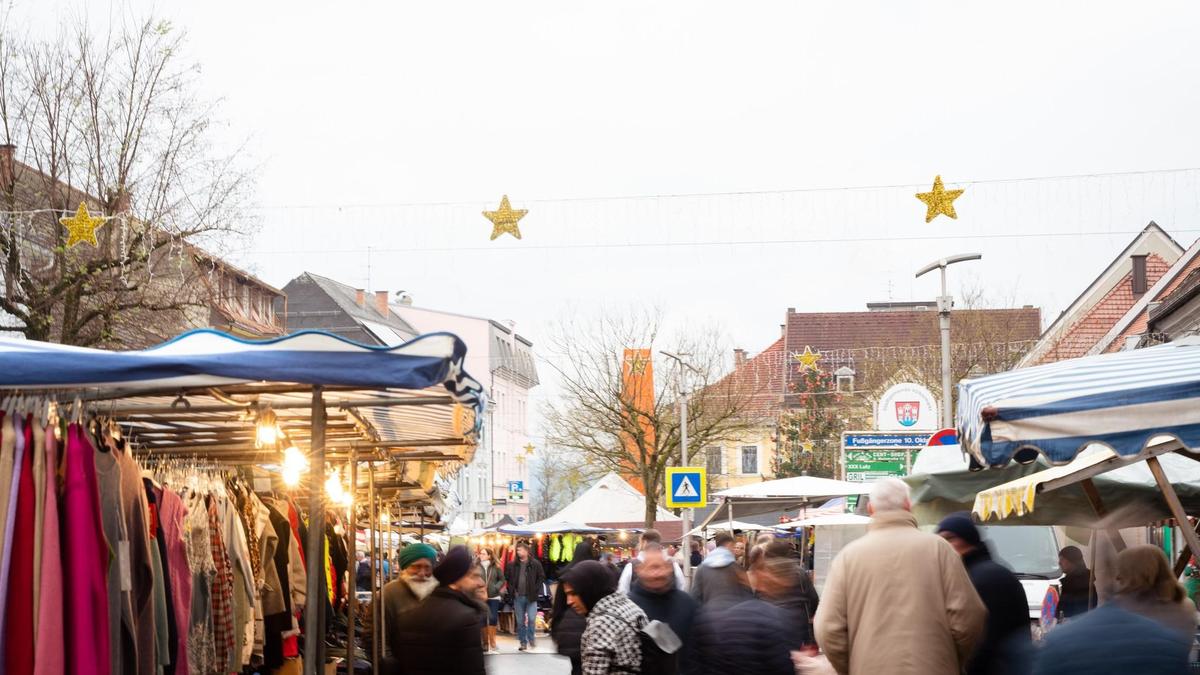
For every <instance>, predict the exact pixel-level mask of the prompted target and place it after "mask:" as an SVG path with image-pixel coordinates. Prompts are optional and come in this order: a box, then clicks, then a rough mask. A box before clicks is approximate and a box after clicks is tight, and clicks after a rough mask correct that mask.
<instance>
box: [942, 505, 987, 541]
mask: <svg viewBox="0 0 1200 675" xmlns="http://www.w3.org/2000/svg"><path fill="white" fill-rule="evenodd" d="M937 531H938V532H939V533H940V532H949V533H950V534H952V535H954V536H956V537H958V538H959V539H962V540H963V541H965V542H967V544H969V545H971V546H979V544H980V543H982V539H981V538H980V536H979V528H977V527H975V521H973V520H971V514H969V513H967V512H966V511H962V512H959V513H951V514H950V515H948V516H946V517H945V518H942V522H940V523H938V526H937Z"/></svg>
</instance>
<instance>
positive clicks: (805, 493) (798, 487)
mask: <svg viewBox="0 0 1200 675" xmlns="http://www.w3.org/2000/svg"><path fill="white" fill-rule="evenodd" d="M870 491H871V484H870V483H851V482H849V481H844V480H833V479H831V478H818V477H816V476H794V477H792V478H780V479H779V480H769V481H764V482H762V483H751V484H749V485H743V486H741V487H736V488H730V489H728V490H722V491H720V492H718V493H717V494H715V495H713V496H715V497H717V498H719V499H720V500H721V504H720V506H719V507H717V508H715V509H713V512H712V513H710V514H709V515H708V518H706V519H705V520H704V522H703V523H701V524H700V527H701V528H713V527H721V526H722V523H728V522H730V521H732V520H733V519H734V514H735V512H736V513H737V514H738V515H741V516H748V515H756V514H759V513H769V512H771V511H779V510H784V509H793V508H799V507H801V506H807V505H812V504H821V503H824V502H826V501H828V500H830V499H832V498H834V497H845V496H848V495H865V494H867V493H868V492H870Z"/></svg>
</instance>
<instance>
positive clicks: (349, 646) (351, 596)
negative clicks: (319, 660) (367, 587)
mask: <svg viewBox="0 0 1200 675" xmlns="http://www.w3.org/2000/svg"><path fill="white" fill-rule="evenodd" d="M357 556H358V445H357V444H351V445H350V562H351V564H353V565H354V566H355V569H354V572H353V573H352V574H351V575H350V579H349V581H348V582H347V585H348V586H349V587H350V592H349V593H347V594H346V672H347V673H353V672H354V661H355V658H356V657H355V651H356V650H355V648H354V620H355V616H356V615H357V614H358V569H357V568H358V561H357V560H356V558H357ZM372 562H374V557H373V556H372V559H371V562H369V563H367V566H368V567H370V566H371V563H372Z"/></svg>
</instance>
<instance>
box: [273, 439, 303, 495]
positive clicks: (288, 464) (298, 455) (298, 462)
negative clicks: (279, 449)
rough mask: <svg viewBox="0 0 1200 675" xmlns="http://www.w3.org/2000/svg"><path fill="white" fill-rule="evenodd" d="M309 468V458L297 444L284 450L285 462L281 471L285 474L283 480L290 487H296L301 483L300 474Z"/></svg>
mask: <svg viewBox="0 0 1200 675" xmlns="http://www.w3.org/2000/svg"><path fill="white" fill-rule="evenodd" d="M307 470H308V458H307V457H305V456H304V453H303V452H301V451H300V448H297V447H296V446H294V445H293V446H289V447H288V448H287V449H286V450H284V451H283V464H282V468H281V469H280V473H282V474H283V482H284V484H285V485H287V486H288V487H295V486H297V485H299V484H300V474H301V473H303V472H304V471H307Z"/></svg>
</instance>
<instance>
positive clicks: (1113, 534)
mask: <svg viewBox="0 0 1200 675" xmlns="http://www.w3.org/2000/svg"><path fill="white" fill-rule="evenodd" d="M1079 485H1080V486H1081V487H1082V488H1083V494H1084V495H1085V496H1086V497H1087V500H1088V503H1089V504H1091V505H1092V510H1093V511H1095V512H1096V515H1097V516H1099V517H1101V518H1104V517H1105V516H1107V515H1108V509H1107V508H1105V507H1104V502H1103V501H1102V500H1101V499H1100V491H1099V490H1097V489H1096V484H1095V483H1093V482H1092V479H1091V478H1087V479H1084V480H1082V481H1080V482H1079ZM1104 534H1106V535H1107V536H1108V539H1109V541H1111V542H1112V545H1113V548H1115V549H1117V553H1120V552H1121V551H1124V550H1125V538H1124V537H1122V536H1121V532H1120V531H1119V530H1117V529H1115V528H1111V527H1110V528H1108V529H1106V530H1104Z"/></svg>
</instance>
